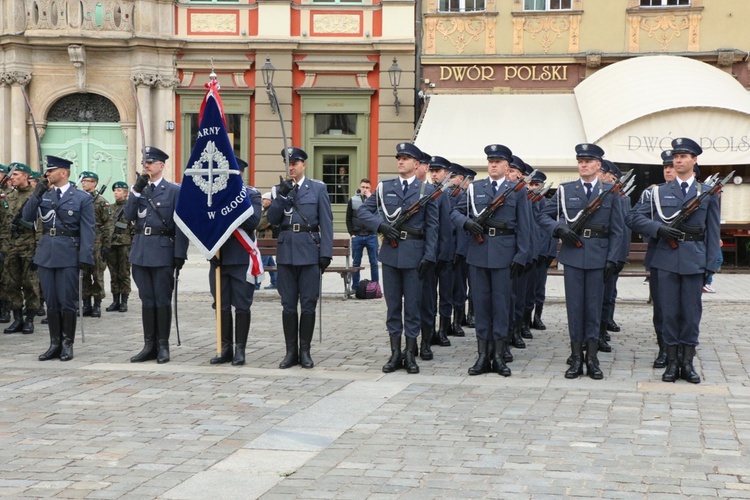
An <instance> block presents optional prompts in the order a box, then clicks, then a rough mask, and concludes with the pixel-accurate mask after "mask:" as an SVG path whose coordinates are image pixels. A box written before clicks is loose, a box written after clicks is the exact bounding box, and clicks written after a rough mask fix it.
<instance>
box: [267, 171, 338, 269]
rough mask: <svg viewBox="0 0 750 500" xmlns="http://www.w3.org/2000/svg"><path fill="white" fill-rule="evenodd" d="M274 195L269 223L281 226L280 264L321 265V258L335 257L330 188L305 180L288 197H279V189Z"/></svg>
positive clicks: (277, 253)
mask: <svg viewBox="0 0 750 500" xmlns="http://www.w3.org/2000/svg"><path fill="white" fill-rule="evenodd" d="M273 194H274V198H273V201H272V202H271V206H270V207H268V212H267V214H268V222H270V223H271V224H273V225H278V226H279V227H280V232H279V238H278V239H279V241H278V244H277V246H276V263H277V264H279V265H291V266H309V265H318V262H319V259H320V257H332V256H333V212H332V211H331V203H330V201H329V200H328V191H327V189H326V185H325V184H323V183H322V182H320V181H318V180H313V179H309V178H307V177H305V178H304V180H303V181H302V184H301V185H300V186H298V188H297V189H295V190H292V191H291V192H290V193H289V194H288V195H287V196H286V197H283V196H278V195H276V191H275V189H274V191H273ZM296 226H299V227H300V228H301V229H300V230H299V231H298V232H295V231H294V228H295V227H296ZM304 228H310V229H308V230H305V229H304ZM316 228H317V229H316Z"/></svg>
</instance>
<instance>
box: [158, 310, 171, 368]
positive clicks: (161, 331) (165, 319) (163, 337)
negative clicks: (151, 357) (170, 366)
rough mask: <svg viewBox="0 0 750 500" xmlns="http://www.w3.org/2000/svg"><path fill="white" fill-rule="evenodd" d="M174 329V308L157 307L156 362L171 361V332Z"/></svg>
mask: <svg viewBox="0 0 750 500" xmlns="http://www.w3.org/2000/svg"><path fill="white" fill-rule="evenodd" d="M171 330H172V308H171V307H170V306H167V307H157V308H156V341H157V346H156V362H157V363H158V364H160V365H161V364H164V363H169V334H170V333H171Z"/></svg>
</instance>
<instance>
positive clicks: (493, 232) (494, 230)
mask: <svg viewBox="0 0 750 500" xmlns="http://www.w3.org/2000/svg"><path fill="white" fill-rule="evenodd" d="M484 234H486V235H487V236H490V237H492V236H509V235H511V234H516V230H515V229H508V228H507V227H506V228H499V227H485V228H484Z"/></svg>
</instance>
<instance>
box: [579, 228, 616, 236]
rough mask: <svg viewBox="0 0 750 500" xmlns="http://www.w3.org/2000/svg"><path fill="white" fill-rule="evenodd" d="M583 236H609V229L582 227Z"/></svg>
mask: <svg viewBox="0 0 750 500" xmlns="http://www.w3.org/2000/svg"><path fill="white" fill-rule="evenodd" d="M581 236H583V237H584V238H609V231H595V230H593V229H584V230H583V232H582V233H581Z"/></svg>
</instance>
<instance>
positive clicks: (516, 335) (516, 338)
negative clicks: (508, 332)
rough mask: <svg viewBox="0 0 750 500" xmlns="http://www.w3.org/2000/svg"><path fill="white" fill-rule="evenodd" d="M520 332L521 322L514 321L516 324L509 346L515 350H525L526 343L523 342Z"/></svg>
mask: <svg viewBox="0 0 750 500" xmlns="http://www.w3.org/2000/svg"><path fill="white" fill-rule="evenodd" d="M521 330H522V326H521V321H516V323H515V324H514V325H513V330H512V336H511V345H512V346H513V347H515V348H516V349H526V342H524V341H523V337H521Z"/></svg>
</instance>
